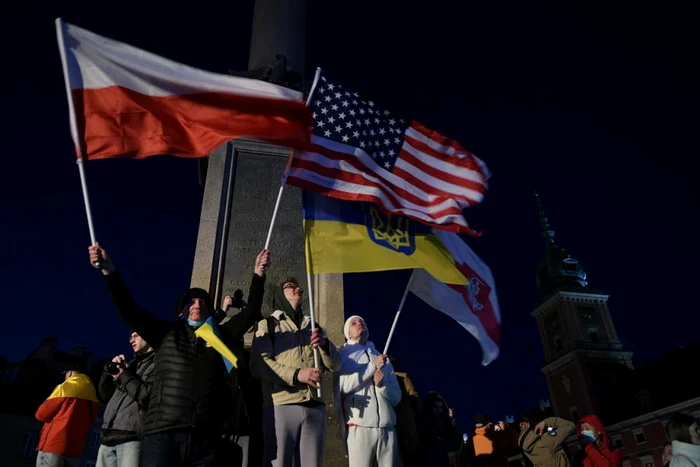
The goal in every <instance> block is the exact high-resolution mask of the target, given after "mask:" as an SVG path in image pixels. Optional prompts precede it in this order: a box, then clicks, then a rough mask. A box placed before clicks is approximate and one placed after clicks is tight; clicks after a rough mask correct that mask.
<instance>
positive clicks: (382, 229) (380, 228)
mask: <svg viewBox="0 0 700 467" xmlns="http://www.w3.org/2000/svg"><path fill="white" fill-rule="evenodd" d="M365 220H366V223H367V233H368V234H369V238H371V239H372V241H373V242H374V243H376V244H378V245H381V246H383V247H386V248H389V249H392V250H394V251H397V252H399V253H404V254H406V255H411V254H413V252H414V251H416V240H415V232H414V230H415V226H414V225H413V222H412V221H411V220H410V219H408V218H407V217H403V216H396V215H392V214H387V213H384V212H382V211H380V210H379V209H377V208H376V207H375V206H368V207H367V208H366V211H365Z"/></svg>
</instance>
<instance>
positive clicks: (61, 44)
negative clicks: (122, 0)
mask: <svg viewBox="0 0 700 467" xmlns="http://www.w3.org/2000/svg"><path fill="white" fill-rule="evenodd" d="M55 24H56V39H57V41H58V51H59V53H60V55H61V66H62V68H63V81H64V84H65V86H66V98H67V99H68V120H69V122H70V133H71V136H72V138H73V143H74V144H75V146H76V152H77V153H78V160H77V161H76V163H77V164H78V173H80V186H81V187H82V189H83V200H84V201H85V213H86V214H87V221H88V229H89V230H90V242H92V244H93V245H95V244H96V243H97V240H96V237H95V226H94V224H93V222H92V210H91V209H90V197H89V196H88V189H87V182H86V181H85V168H84V167H83V157H82V154H81V153H82V148H81V147H80V142H79V138H78V124H77V122H76V118H75V104H74V103H73V93H72V91H71V85H70V73H68V58H67V56H66V46H65V41H64V38H63V21H61V18H56V21H55ZM98 265H99V263H98Z"/></svg>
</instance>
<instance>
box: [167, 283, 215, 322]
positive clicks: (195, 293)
mask: <svg viewBox="0 0 700 467" xmlns="http://www.w3.org/2000/svg"><path fill="white" fill-rule="evenodd" d="M195 298H199V299H201V300H204V303H205V304H206V305H207V312H208V314H209V316H214V313H215V312H216V310H215V309H214V302H213V300H212V299H211V296H210V295H209V292H207V291H206V290H204V289H200V288H199V287H194V288H191V289H189V290H188V291H186V292H185V293H183V294H182V295H180V298H178V299H177V305H176V309H175V316H177V317H178V318H180V313H181V312H182V309H183V308H184V306H185V305H186V304H187V303H188V302H190V301H191V300H192V299H195ZM184 318H187V316H184Z"/></svg>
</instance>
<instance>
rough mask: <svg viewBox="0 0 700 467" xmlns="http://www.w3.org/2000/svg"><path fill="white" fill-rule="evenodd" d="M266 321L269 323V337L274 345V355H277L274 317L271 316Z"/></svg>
mask: <svg viewBox="0 0 700 467" xmlns="http://www.w3.org/2000/svg"><path fill="white" fill-rule="evenodd" d="M265 321H267V335H268V336H269V338H270V343H271V344H272V354H273V355H274V354H275V334H277V333H276V332H275V321H277V320H276V319H275V317H274V316H272V315H270V316H268V317H267V318H265Z"/></svg>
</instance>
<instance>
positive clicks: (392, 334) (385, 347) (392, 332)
mask: <svg viewBox="0 0 700 467" xmlns="http://www.w3.org/2000/svg"><path fill="white" fill-rule="evenodd" d="M411 282H413V273H411V277H410V278H409V279H408V284H406V290H404V292H403V297H401V303H399V310H398V311H397V312H396V316H394V323H393V324H392V325H391V331H389V337H388V338H387V339H386V345H385V346H384V352H382V355H386V353H387V352H388V351H389V344H391V338H392V337H394V331H395V330H396V323H398V322H399V316H401V310H403V305H404V303H406V297H407V296H408V291H409V289H410V288H411Z"/></svg>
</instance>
